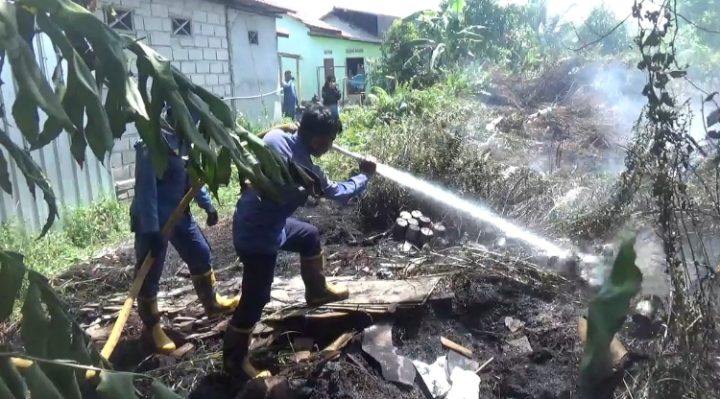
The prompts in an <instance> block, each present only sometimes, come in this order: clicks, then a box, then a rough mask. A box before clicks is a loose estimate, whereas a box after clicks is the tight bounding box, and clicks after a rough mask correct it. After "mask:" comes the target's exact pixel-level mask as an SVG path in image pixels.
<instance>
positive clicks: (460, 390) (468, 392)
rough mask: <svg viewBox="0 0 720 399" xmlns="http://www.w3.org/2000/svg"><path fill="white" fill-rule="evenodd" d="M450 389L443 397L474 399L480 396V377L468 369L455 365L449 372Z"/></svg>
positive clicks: (447, 398) (446, 398)
mask: <svg viewBox="0 0 720 399" xmlns="http://www.w3.org/2000/svg"><path fill="white" fill-rule="evenodd" d="M450 386H451V388H450V391H449V392H448V393H447V396H445V399H476V398H478V397H480V377H478V376H477V374H475V373H474V372H472V371H470V370H465V369H462V368H459V367H456V368H454V369H453V370H452V372H451V373H450Z"/></svg>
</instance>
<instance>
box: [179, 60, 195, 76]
mask: <svg viewBox="0 0 720 399" xmlns="http://www.w3.org/2000/svg"><path fill="white" fill-rule="evenodd" d="M180 72H182V73H184V74H188V73H195V63H194V62H192V61H187V62H183V63H181V64H180Z"/></svg>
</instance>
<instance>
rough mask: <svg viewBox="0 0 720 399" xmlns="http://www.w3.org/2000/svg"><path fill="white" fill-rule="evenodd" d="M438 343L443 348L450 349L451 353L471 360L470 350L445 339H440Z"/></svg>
mask: <svg viewBox="0 0 720 399" xmlns="http://www.w3.org/2000/svg"><path fill="white" fill-rule="evenodd" d="M440 343H441V344H442V346H443V348H445V349H450V350H452V351H455V352H457V353H459V354H461V355H463V356H465V357H466V358H468V359H472V356H473V353H472V351H471V350H470V349H468V348H466V347H464V346H462V345H460V344H458V343H456V342H453V341H451V340H449V339H447V338H445V337H440Z"/></svg>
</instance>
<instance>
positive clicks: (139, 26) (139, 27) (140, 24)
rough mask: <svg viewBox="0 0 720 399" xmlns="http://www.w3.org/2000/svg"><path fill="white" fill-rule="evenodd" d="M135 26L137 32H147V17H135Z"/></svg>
mask: <svg viewBox="0 0 720 399" xmlns="http://www.w3.org/2000/svg"><path fill="white" fill-rule="evenodd" d="M133 25H135V31H136V32H137V31H144V30H145V17H142V16H140V15H137V14H135V15H133Z"/></svg>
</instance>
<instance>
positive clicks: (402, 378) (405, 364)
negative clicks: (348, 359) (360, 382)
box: [362, 324, 417, 386]
mask: <svg viewBox="0 0 720 399" xmlns="http://www.w3.org/2000/svg"><path fill="white" fill-rule="evenodd" d="M362 349H363V351H364V352H365V353H367V354H368V355H370V357H372V358H373V359H375V361H377V362H378V363H379V364H380V368H381V370H382V375H383V378H385V379H386V380H388V381H392V382H397V383H399V384H403V385H407V386H412V385H413V384H414V383H415V376H416V375H417V372H416V370H415V367H414V366H413V362H412V361H411V360H410V359H408V358H406V357H404V356H400V355H398V354H397V348H395V346H394V345H393V341H392V325H390V324H376V325H373V326H370V327H368V328H366V329H365V331H363V341H362Z"/></svg>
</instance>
